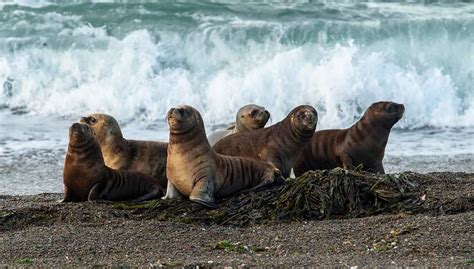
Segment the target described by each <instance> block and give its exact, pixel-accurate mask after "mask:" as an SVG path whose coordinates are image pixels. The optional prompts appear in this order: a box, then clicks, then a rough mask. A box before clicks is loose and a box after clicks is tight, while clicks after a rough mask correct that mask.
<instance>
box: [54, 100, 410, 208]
mask: <svg viewBox="0 0 474 269" xmlns="http://www.w3.org/2000/svg"><path fill="white" fill-rule="evenodd" d="M404 111H405V108H404V106H403V105H402V104H397V103H393V102H377V103H374V104H372V105H371V106H370V107H369V108H368V109H367V111H366V112H365V114H364V115H363V117H362V118H361V119H360V120H359V121H357V122H356V123H355V124H354V125H353V126H352V127H350V128H348V129H340V130H323V131H317V132H315V130H316V125H317V122H318V114H317V112H316V109H314V108H313V107H312V106H309V105H301V106H297V107H295V108H294V109H293V110H292V111H291V112H290V113H289V114H288V115H287V116H286V118H284V119H283V120H282V121H280V122H278V123H276V124H274V125H272V126H269V127H266V128H264V126H265V125H266V123H267V121H268V120H269V118H270V113H269V112H268V111H267V110H265V108H264V107H261V106H257V105H247V106H244V107H242V108H241V109H239V111H238V112H237V116H236V123H235V124H234V125H232V126H231V127H230V128H228V129H227V130H225V131H219V132H216V133H214V134H212V135H211V136H209V137H206V132H205V128H204V121H203V119H202V117H201V114H200V113H199V111H197V110H196V109H195V108H193V107H191V106H186V105H184V106H178V107H175V108H171V109H170V110H169V111H168V113H167V115H166V120H167V122H168V125H169V130H170V133H169V142H168V143H164V142H155V141H139V140H127V139H125V138H124V137H123V135H122V132H121V130H120V126H119V124H118V122H117V121H116V120H115V119H114V118H113V117H112V116H109V115H106V114H100V113H96V114H91V115H89V116H86V117H82V118H81V119H80V123H74V124H73V125H72V126H71V127H70V129H69V145H68V151H67V154H66V161H65V165H64V189H65V190H64V192H65V195H64V200H63V202H73V201H87V200H89V201H131V202H140V201H144V200H148V199H156V198H160V197H161V198H163V199H181V198H189V199H190V200H191V201H193V202H196V203H199V204H202V205H205V206H207V207H210V208H215V207H216V203H215V199H219V198H222V197H227V196H230V195H233V194H236V193H244V192H250V191H256V190H259V189H262V188H265V187H268V186H270V185H272V184H276V183H279V182H283V181H284V178H287V177H289V176H290V173H291V170H292V169H293V171H294V173H295V175H296V176H299V175H301V174H303V173H305V172H306V171H309V170H317V169H331V168H335V167H343V168H345V169H351V168H354V167H356V166H359V165H362V167H363V169H364V170H367V171H372V172H378V173H384V169H383V165H382V159H383V156H384V151H385V146H386V144H387V141H388V136H389V134H390V130H391V128H392V127H393V125H395V123H397V122H398V120H400V119H401V117H402V116H403V113H404Z"/></svg>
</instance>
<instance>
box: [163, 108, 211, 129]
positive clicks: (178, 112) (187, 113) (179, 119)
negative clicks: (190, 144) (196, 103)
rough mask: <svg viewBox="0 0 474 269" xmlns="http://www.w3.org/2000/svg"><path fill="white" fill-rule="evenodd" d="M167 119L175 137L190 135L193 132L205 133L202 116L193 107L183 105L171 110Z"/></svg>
mask: <svg viewBox="0 0 474 269" xmlns="http://www.w3.org/2000/svg"><path fill="white" fill-rule="evenodd" d="M166 119H167V121H168V125H169V127H170V133H171V134H173V135H179V134H185V133H189V132H191V131H193V130H197V131H203V132H204V122H203V120H202V117H201V114H200V113H199V112H198V111H197V110H196V109H195V108H194V107H192V106H187V105H182V106H177V107H173V108H171V109H170V110H169V111H168V113H167V115H166Z"/></svg>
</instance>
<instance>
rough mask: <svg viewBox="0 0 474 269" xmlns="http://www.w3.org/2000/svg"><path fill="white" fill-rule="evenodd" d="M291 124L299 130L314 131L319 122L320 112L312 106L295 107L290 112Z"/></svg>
mask: <svg viewBox="0 0 474 269" xmlns="http://www.w3.org/2000/svg"><path fill="white" fill-rule="evenodd" d="M288 116H289V118H290V122H291V125H292V126H293V127H294V128H296V129H297V130H301V131H303V132H306V131H311V132H314V130H315V129H316V125H317V124H318V113H317V112H316V109H314V107H312V106H308V105H302V106H297V107H295V108H294V109H293V110H292V111H291V112H290V114H289V115H288Z"/></svg>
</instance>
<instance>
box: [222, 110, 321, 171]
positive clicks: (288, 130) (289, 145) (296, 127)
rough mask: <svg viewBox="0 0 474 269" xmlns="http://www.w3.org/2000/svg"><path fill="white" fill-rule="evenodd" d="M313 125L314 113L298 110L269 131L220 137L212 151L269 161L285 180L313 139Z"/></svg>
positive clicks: (314, 123)
mask: <svg viewBox="0 0 474 269" xmlns="http://www.w3.org/2000/svg"><path fill="white" fill-rule="evenodd" d="M317 122H318V114H317V112H316V109H314V108H313V107H312V106H307V105H304V106H298V107H296V108H294V109H293V110H292V111H291V112H290V113H289V114H288V116H286V118H285V119H283V120H282V121H280V122H278V123H276V124H274V125H272V126H270V127H267V128H264V129H259V130H254V131H250V132H243V133H237V134H233V135H229V136H227V137H224V138H223V139H221V140H220V141H219V142H217V143H216V144H215V145H214V150H215V151H216V152H217V153H219V154H224V155H229V156H244V157H251V158H258V159H261V160H264V161H269V162H271V163H273V165H275V167H276V168H278V169H280V171H281V173H282V174H283V176H284V177H289V176H290V172H291V167H292V166H293V164H294V162H295V161H296V158H298V156H299V154H300V153H301V151H302V150H303V147H304V146H305V144H306V143H307V142H308V141H309V140H310V139H311V137H312V136H313V134H314V130H315V129H316V124H317Z"/></svg>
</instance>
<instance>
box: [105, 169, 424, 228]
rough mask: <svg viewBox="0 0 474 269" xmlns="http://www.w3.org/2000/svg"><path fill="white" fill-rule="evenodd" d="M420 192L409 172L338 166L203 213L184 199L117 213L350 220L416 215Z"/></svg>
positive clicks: (223, 219) (242, 221)
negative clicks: (390, 172)
mask: <svg viewBox="0 0 474 269" xmlns="http://www.w3.org/2000/svg"><path fill="white" fill-rule="evenodd" d="M424 197H425V196H424V191H423V190H422V189H421V187H420V186H419V185H418V184H417V183H415V182H413V181H411V180H410V179H409V174H403V173H402V174H394V175H388V174H386V175H380V174H372V173H367V172H362V171H359V170H354V171H348V170H344V169H341V168H336V169H333V170H324V171H311V172H308V173H305V174H304V175H302V176H301V177H299V178H296V179H287V180H286V181H285V183H284V184H281V185H277V186H273V187H271V188H269V189H266V190H263V191H259V192H253V193H246V194H241V195H237V196H234V197H231V198H227V199H224V200H222V201H220V203H219V208H218V209H215V210H209V209H206V208H204V207H202V206H199V205H197V204H193V203H190V202H189V201H166V200H165V201H161V200H160V201H158V200H155V201H149V202H147V203H143V204H138V205H130V204H127V203H117V204H115V205H113V207H114V208H117V209H128V210H133V213H134V214H132V215H135V216H136V217H140V218H156V219H159V220H172V221H180V222H185V223H193V222H197V223H206V224H218V225H236V226H246V225H249V224H259V223H269V222H281V221H288V220H305V219H318V220H320V219H326V218H354V217H364V216H370V215H374V214H379V213H382V212H385V213H388V212H410V211H417V210H419V209H421V208H422V206H423V204H424Z"/></svg>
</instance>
